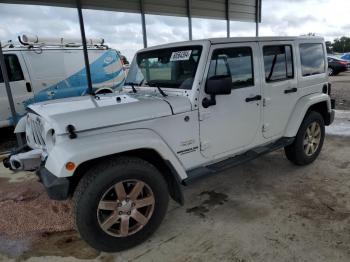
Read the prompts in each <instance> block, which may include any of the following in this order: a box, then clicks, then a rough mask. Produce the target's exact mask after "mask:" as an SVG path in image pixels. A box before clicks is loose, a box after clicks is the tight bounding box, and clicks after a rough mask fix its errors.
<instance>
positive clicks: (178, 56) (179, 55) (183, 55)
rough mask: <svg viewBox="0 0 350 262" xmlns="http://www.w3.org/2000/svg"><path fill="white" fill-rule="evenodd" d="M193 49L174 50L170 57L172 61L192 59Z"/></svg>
mask: <svg viewBox="0 0 350 262" xmlns="http://www.w3.org/2000/svg"><path fill="white" fill-rule="evenodd" d="M191 53H192V50H183V51H177V52H172V54H171V57H170V62H172V61H185V60H188V59H190V56H191Z"/></svg>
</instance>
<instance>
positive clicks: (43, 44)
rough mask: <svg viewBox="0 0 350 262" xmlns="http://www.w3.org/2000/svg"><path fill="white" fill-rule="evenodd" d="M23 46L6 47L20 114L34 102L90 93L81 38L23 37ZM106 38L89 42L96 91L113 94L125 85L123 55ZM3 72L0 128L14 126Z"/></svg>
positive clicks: (0, 81)
mask: <svg viewBox="0 0 350 262" xmlns="http://www.w3.org/2000/svg"><path fill="white" fill-rule="evenodd" d="M19 41H20V43H21V45H20V46H15V45H13V44H11V43H10V44H8V45H6V46H4V47H3V52H4V56H5V61H6V65H7V71H8V75H9V80H10V85H11V91H12V95H13V100H14V103H15V107H16V112H17V114H19V115H24V114H25V113H26V107H27V106H28V105H30V104H32V103H36V102H41V101H45V100H51V99H59V98H66V97H72V96H81V95H84V94H86V92H87V80H86V71H85V65H84V57H83V48H82V44H81V41H80V40H79V39H67V38H56V39H55V38H41V39H40V38H39V37H37V36H27V35H23V36H22V37H20V38H19ZM103 42H104V41H103V39H87V43H88V52H89V61H90V70H91V78H92V82H93V88H94V92H96V93H101V92H104V93H106V92H109V93H111V92H113V90H114V89H116V88H118V87H121V86H122V85H123V84H124V80H125V72H124V68H123V64H122V61H121V59H120V53H119V52H118V51H116V50H115V49H111V48H108V47H107V46H106V45H104V43H103ZM12 124H13V123H12V117H11V112H10V107H9V102H8V98H7V94H6V89H5V84H4V80H3V77H2V74H1V70H0V127H6V126H9V125H12Z"/></svg>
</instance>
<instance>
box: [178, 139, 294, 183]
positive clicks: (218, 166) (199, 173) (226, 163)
mask: <svg viewBox="0 0 350 262" xmlns="http://www.w3.org/2000/svg"><path fill="white" fill-rule="evenodd" d="M293 141H294V137H282V138H280V139H279V140H277V141H275V142H274V143H272V144H269V145H265V146H259V147H256V148H253V149H251V150H249V151H247V152H245V153H243V154H241V155H236V156H234V157H230V158H228V159H225V160H223V161H220V162H218V163H214V164H211V165H208V166H203V167H198V168H195V169H192V170H189V171H188V172H187V178H186V179H184V180H183V181H182V183H183V184H184V185H188V184H191V183H192V182H194V181H195V180H197V179H199V178H202V177H205V176H208V175H212V174H215V173H218V172H220V171H223V170H226V169H229V168H232V167H235V166H238V165H240V164H242V163H245V162H247V161H250V160H253V159H255V158H257V157H258V156H261V155H264V154H267V153H270V152H272V151H275V150H277V149H280V148H282V147H285V146H288V145H290V144H292V143H293Z"/></svg>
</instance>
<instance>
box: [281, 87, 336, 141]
mask: <svg viewBox="0 0 350 262" xmlns="http://www.w3.org/2000/svg"><path fill="white" fill-rule="evenodd" d="M310 111H315V112H318V113H320V114H321V115H322V117H323V119H324V121H325V125H330V124H331V118H330V114H331V111H332V110H331V101H330V98H329V96H328V95H326V94H311V95H307V96H304V97H302V98H300V99H299V101H298V102H297V104H296V106H295V107H294V110H293V112H292V114H291V116H290V118H289V121H288V124H287V127H286V129H285V132H284V134H285V135H284V136H286V137H295V136H296V134H297V132H298V130H299V127H300V125H301V123H302V121H303V119H304V118H305V116H306V115H307V113H308V112H310Z"/></svg>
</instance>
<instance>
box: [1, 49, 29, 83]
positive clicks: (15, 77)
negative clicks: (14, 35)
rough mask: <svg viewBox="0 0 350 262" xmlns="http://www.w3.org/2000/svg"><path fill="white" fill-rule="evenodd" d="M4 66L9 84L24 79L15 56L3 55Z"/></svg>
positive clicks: (2, 80)
mask: <svg viewBox="0 0 350 262" xmlns="http://www.w3.org/2000/svg"><path fill="white" fill-rule="evenodd" d="M5 64H6V69H7V74H8V76H9V80H10V82H13V81H20V80H23V79H24V76H23V72H22V68H21V65H20V63H19V61H18V58H17V56H16V55H5ZM2 82H4V78H3V76H2V71H1V70H0V83H2Z"/></svg>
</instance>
